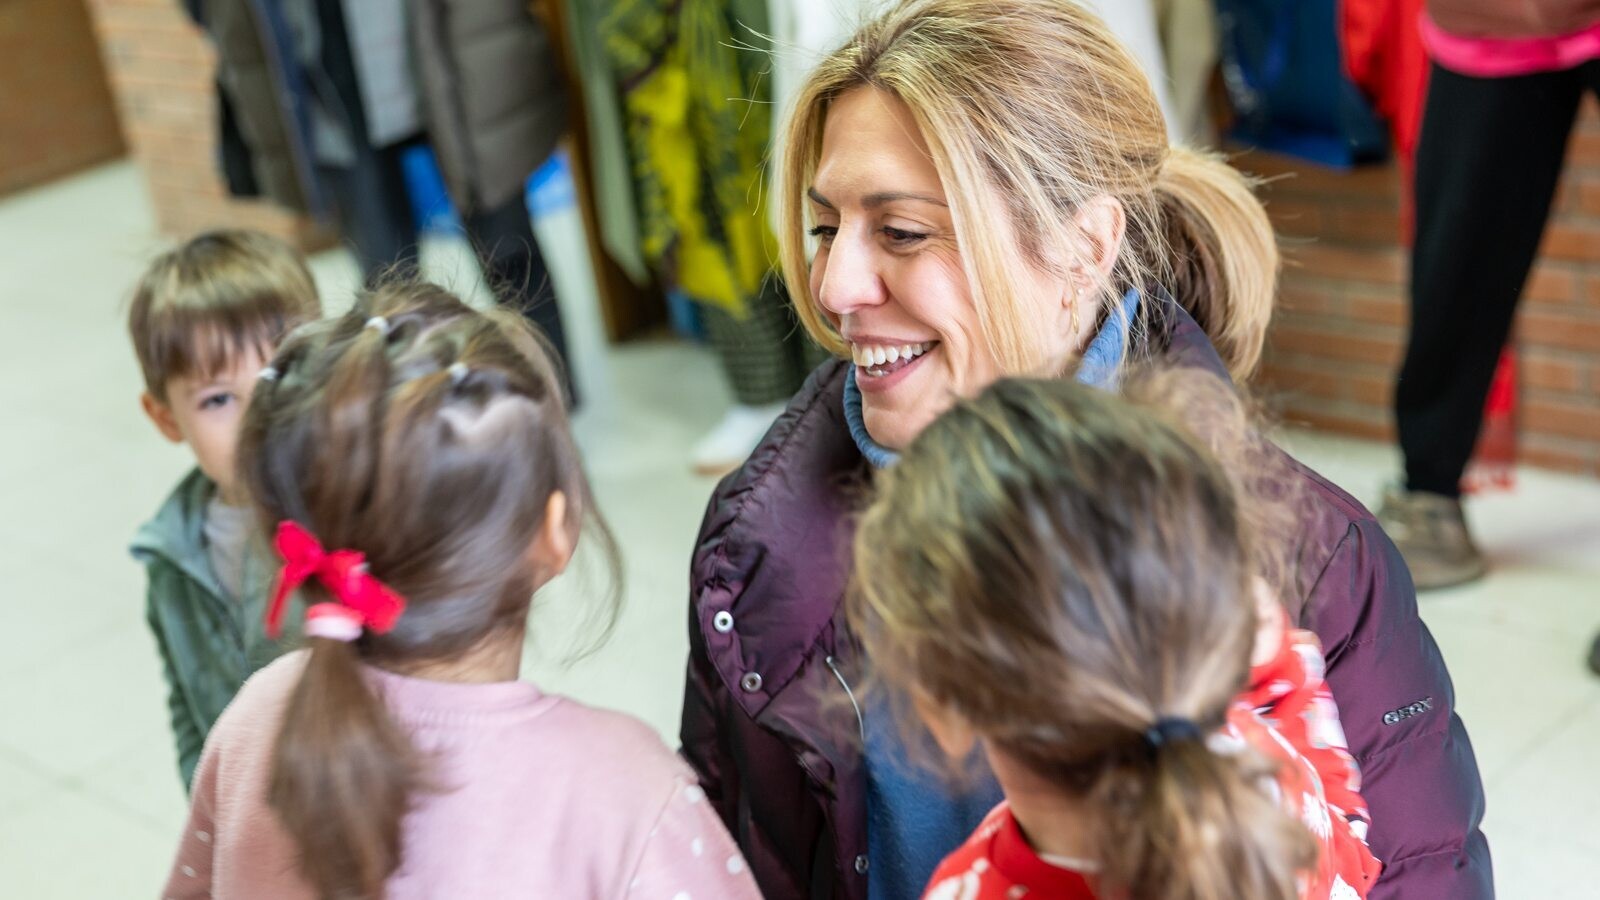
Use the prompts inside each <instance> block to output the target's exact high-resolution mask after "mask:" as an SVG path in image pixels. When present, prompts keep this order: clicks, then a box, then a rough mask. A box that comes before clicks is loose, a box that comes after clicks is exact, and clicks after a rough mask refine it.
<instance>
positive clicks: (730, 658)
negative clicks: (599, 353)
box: [682, 307, 1494, 900]
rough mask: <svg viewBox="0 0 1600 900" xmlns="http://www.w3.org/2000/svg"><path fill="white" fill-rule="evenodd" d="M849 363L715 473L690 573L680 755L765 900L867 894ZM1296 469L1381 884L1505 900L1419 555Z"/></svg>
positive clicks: (1180, 316)
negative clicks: (852, 627)
mask: <svg viewBox="0 0 1600 900" xmlns="http://www.w3.org/2000/svg"><path fill="white" fill-rule="evenodd" d="M1173 309H1174V310H1176V307H1173ZM1171 318H1172V323H1171V325H1170V326H1169V328H1168V329H1167V330H1168V332H1169V337H1168V338H1167V351H1166V354H1165V358H1166V359H1167V360H1168V361H1170V362H1171V363H1172V364H1173V365H1176V366H1183V367H1197V368H1204V369H1207V370H1210V371H1213V372H1216V373H1218V374H1219V375H1220V374H1222V372H1223V366H1222V363H1221V360H1219V359H1218V358H1217V355H1216V353H1215V351H1213V350H1212V348H1211V345H1210V343H1209V342H1208V341H1207V339H1206V337H1205V335H1204V333H1203V332H1202V331H1201V330H1200V328H1199V326H1197V325H1196V324H1195V323H1194V321H1193V320H1192V319H1190V318H1189V317H1188V316H1187V315H1186V314H1184V313H1182V312H1181V311H1176V312H1175V313H1174V315H1173V316H1172V317H1171ZM844 373H845V366H844V364H843V363H841V362H830V363H827V364H825V365H823V366H822V367H821V368H819V369H818V370H817V371H816V372H815V373H813V374H812V376H811V379H810V380H809V381H808V382H807V383H806V386H805V387H803V388H802V389H801V390H800V393H799V394H798V395H796V397H795V398H794V401H793V402H792V403H790V405H789V408H788V410H787V411H786V412H785V413H784V414H783V416H782V417H780V418H779V419H778V421H777V423H776V424H775V425H773V427H772V430H771V431H770V432H769V433H768V434H767V436H766V438H765V439H764V440H763V441H762V443H761V445H760V447H758V448H757V449H756V451H755V452H754V453H753V454H751V456H750V459H749V461H748V462H746V463H745V465H744V466H743V467H742V468H741V469H740V470H739V471H737V472H735V473H733V474H732V475H730V476H728V477H727V478H726V479H725V480H724V481H723V482H722V484H721V485H719V486H718V488H717V490H716V492H715V494H713V496H712V498H711V503H710V506H709V508H708V509H707V510H706V516H705V521H704V523H703V524H702V526H701V531H700V538H699V543H698V545H697V547H696V549H695V554H694V562H693V566H692V572H691V576H690V578H691V580H690V591H691V594H690V596H691V608H690V622H689V644H690V649H689V672H688V684H687V687H686V689H685V696H684V710H683V730H682V740H683V753H684V756H685V757H687V758H688V760H689V762H690V763H691V764H692V765H693V766H694V767H695V769H696V770H697V771H698V772H699V774H700V779H701V783H702V784H703V785H704V787H705V790H706V793H707V795H708V796H709V797H710V798H711V800H712V802H713V803H714V804H716V807H717V809H718V810H719V811H720V813H721V814H722V818H723V821H724V822H726V823H727V826H728V828H729V830H730V831H731V832H732V833H733V835H734V837H735V838H736V839H737V840H738V842H739V846H740V847H741V848H742V849H743V851H744V854H745V856H746V857H747V858H748V859H749V861H750V865H751V867H752V869H753V871H754V872H755V876H756V880H757V882H759V884H760V886H761V889H762V891H763V893H764V894H765V895H766V897H767V898H768V900H791V898H794V900H798V898H850V900H864V898H865V897H866V896H867V889H866V881H867V877H868V874H869V871H870V868H871V865H870V863H871V861H870V860H868V859H867V856H866V852H867V814H866V793H867V791H866V781H865V773H864V771H863V768H862V760H861V751H860V718H859V716H860V712H859V709H857V708H856V707H855V697H854V694H853V692H852V690H851V684H852V681H853V680H854V679H857V678H859V673H860V669H859V667H858V660H856V659H854V658H853V657H854V642H853V641H852V640H851V639H850V637H849V635H848V634H847V633H846V632H845V626H844V624H843V619H842V616H841V615H840V601H841V598H842V596H843V593H844V586H845V580H846V577H847V573H848V570H849V567H850V539H851V536H852V530H853V524H852V515H851V514H852V511H853V510H855V509H856V508H857V507H858V506H859V501H860V500H861V499H862V498H863V496H864V495H865V491H866V487H867V480H868V478H869V477H870V475H869V472H868V470H867V467H866V463H865V461H864V460H863V459H862V457H861V454H860V452H859V451H858V450H857V449H856V446H855V444H854V442H852V440H851V439H850V435H849V433H848V431H847V429H846V426H845V421H844V413H843V409H842V406H843V404H842V400H841V397H842V391H843V389H844V388H843V385H844ZM1295 465H1296V468H1297V470H1298V471H1299V472H1300V473H1301V474H1302V476H1303V477H1304V479H1305V486H1306V488H1307V493H1308V494H1309V495H1310V499H1309V500H1308V504H1309V506H1310V507H1311V508H1310V509H1309V511H1308V515H1307V516H1306V519H1305V521H1304V523H1303V529H1302V533H1301V535H1300V539H1301V547H1302V550H1301V553H1300V561H1301V570H1302V573H1303V574H1302V576H1301V578H1300V582H1301V587H1302V589H1303V591H1304V602H1303V605H1302V609H1304V610H1305V612H1304V614H1303V615H1302V621H1303V624H1304V625H1305V626H1306V627H1309V628H1310V629H1312V630H1313V631H1315V632H1316V633H1317V635H1318V636H1319V637H1320V638H1321V639H1322V643H1323V647H1324V650H1325V652H1326V654H1327V657H1328V682H1329V684H1330V685H1331V686H1332V688H1333V692H1334V695H1335V698H1336V699H1337V700H1338V703H1339V707H1340V710H1341V712H1342V716H1343V719H1344V726H1345V730H1346V732H1347V733H1348V737H1349V739H1350V746H1351V748H1352V750H1353V752H1354V753H1355V755H1356V758H1357V759H1358V760H1359V761H1360V763H1361V769H1362V775H1363V780H1364V783H1365V790H1364V791H1363V793H1364V794H1365V796H1366V798H1367V802H1368V803H1369V804H1370V806H1371V809H1372V818H1373V827H1372V833H1371V842H1372V848H1373V850H1374V851H1375V852H1376V853H1377V855H1378V857H1379V858H1380V859H1381V860H1383V863H1384V870H1383V876H1382V878H1381V879H1380V880H1379V882H1378V884H1377V886H1376V887H1375V888H1374V890H1373V892H1372V895H1371V896H1372V898H1374V900H1396V898H1404V900H1487V898H1492V897H1493V896H1494V885H1493V879H1492V877H1491V871H1490V862H1489V846H1488V843H1487V842H1486V841H1485V840H1484V837H1483V834H1482V833H1481V832H1480V831H1479V830H1478V825H1479V822H1480V821H1481V820H1482V818H1483V811H1484V797H1483V785H1482V782H1481V781H1480V780H1479V777H1478V766H1477V761H1476V760H1475V759H1474V758H1473V755H1472V745H1471V744H1470V743H1469V742H1468V740H1467V733H1466V729H1465V728H1464V727H1463V725H1462V723H1461V720H1460V718H1459V717H1457V716H1456V715H1455V711H1454V705H1455V695H1454V690H1453V688H1452V687H1451V684H1450V674H1449V673H1448V672H1447V671H1446V670H1445V665H1444V660H1443V658H1442V657H1441V656H1440V655H1439V648H1438V647H1437V646H1436V645H1435V644H1434V642H1433V636H1432V635H1431V634H1429V633H1428V629H1427V626H1425V625H1424V624H1423V623H1422V620H1421V619H1420V618H1419V617H1418V615H1417V602H1416V593H1415V590H1414V589H1413V588H1412V585H1411V577H1410V574H1409V572H1408V571H1407V570H1406V567H1405V563H1404V562H1403V561H1402V560H1401V558H1400V555H1399V553H1398V552H1397V551H1396V550H1395V548H1394V545H1393V544H1392V543H1390V541H1389V539H1388V537H1386V536H1385V535H1384V533H1383V531H1382V530H1381V529H1380V528H1379V526H1378V523H1377V521H1376V520H1375V519H1373V517H1372V514H1371V513H1369V512H1367V510H1366V509H1364V508H1362V506H1361V504H1359V503H1357V502H1356V501H1355V500H1354V499H1352V498H1351V497H1350V496H1348V495H1347V494H1345V493H1344V492H1343V491H1341V490H1340V489H1339V488H1337V487H1335V486H1334V485H1332V484H1330V483H1329V482H1328V481H1326V480H1325V479H1323V478H1322V477H1321V476H1319V475H1317V474H1316V473H1314V472H1312V471H1310V470H1309V469H1306V468H1304V467H1303V466H1299V465H1298V464H1295ZM951 849H954V848H951Z"/></svg>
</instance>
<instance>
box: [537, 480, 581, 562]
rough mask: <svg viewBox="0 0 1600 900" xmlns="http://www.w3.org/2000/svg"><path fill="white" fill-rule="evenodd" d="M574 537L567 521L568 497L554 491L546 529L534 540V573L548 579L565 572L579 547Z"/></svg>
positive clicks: (540, 531) (548, 503)
mask: <svg viewBox="0 0 1600 900" xmlns="http://www.w3.org/2000/svg"><path fill="white" fill-rule="evenodd" d="M574 538H575V535H574V534H573V529H572V528H570V527H568V522H567V495H566V494H564V493H562V492H561V491H553V492H551V494H550V500H549V501H548V502H547V503H545V506H544V527H542V528H540V529H539V536H538V537H536V538H534V540H533V551H532V552H533V565H534V570H535V571H537V572H539V573H541V575H542V577H544V578H545V579H546V580H548V579H551V578H554V577H556V576H557V575H560V574H561V573H562V572H565V571H566V570H567V563H569V562H572V551H573V549H574V548H575V547H576V545H577V541H576V540H575V539H574Z"/></svg>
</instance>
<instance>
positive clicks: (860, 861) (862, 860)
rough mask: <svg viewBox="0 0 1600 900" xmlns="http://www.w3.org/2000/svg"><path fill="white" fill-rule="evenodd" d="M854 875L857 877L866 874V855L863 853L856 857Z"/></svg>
mask: <svg viewBox="0 0 1600 900" xmlns="http://www.w3.org/2000/svg"><path fill="white" fill-rule="evenodd" d="M856 874H857V875H865V874H867V855H866V854H865V853H863V854H861V855H860V856H858V857H856Z"/></svg>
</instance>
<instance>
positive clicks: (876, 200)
mask: <svg viewBox="0 0 1600 900" xmlns="http://www.w3.org/2000/svg"><path fill="white" fill-rule="evenodd" d="M806 196H807V197H810V198H811V202H812V203H815V204H817V205H818V206H822V207H826V208H827V209H831V210H833V211H835V212H838V207H835V206H834V205H833V203H832V202H831V201H829V200H828V198H827V197H824V196H822V194H820V193H818V191H817V189H816V188H814V187H811V188H806ZM897 200H914V201H916V202H918V203H931V204H933V205H934V206H943V207H947V208H948V206H949V204H947V203H945V202H944V201H943V200H940V199H939V198H938V197H930V196H928V195H927V194H915V193H911V192H910V191H878V192H876V193H872V194H868V195H866V196H865V197H862V198H861V205H862V206H864V207H866V208H867V209H876V208H877V207H880V206H882V205H884V204H885V203H893V202H895V201H897Z"/></svg>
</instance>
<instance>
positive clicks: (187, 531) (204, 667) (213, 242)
mask: <svg viewBox="0 0 1600 900" xmlns="http://www.w3.org/2000/svg"><path fill="white" fill-rule="evenodd" d="M320 313H321V305H320V303H319V301H318V299H317V292H316V286H315V284H314V283H313V282H312V279H311V273H310V271H308V270H307V269H306V266H305V262H304V261H303V260H302V259H301V258H300V255H299V254H298V253H296V252H295V251H294V250H293V249H292V248H290V247H288V246H287V245H285V244H283V243H282V242H280V241H278V240H275V239H273V238H270V237H268V236H266V235H264V234H259V233H256V232H251V231H213V232H209V233H206V234H202V235H199V236H198V237H195V238H193V239H191V240H189V241H188V242H186V243H184V244H183V245H181V246H179V247H177V248H175V249H173V250H171V251H169V252H167V253H166V254H164V255H162V256H161V257H160V258H158V259H156V261H155V262H153V263H152V264H151V265H150V268H149V269H148V270H147V271H146V272H145V274H144V277H143V278H142V279H141V280H140V282H139V286H138V288H137V289H136V290H135V292H134V295H133V303H132V308H131V310H130V312H129V315H128V331H129V334H130V336H131V337H132V338H133V349H134V352H135V354H137V355H138V357H139V368H140V369H141V370H142V371H143V373H144V384H145V391H144V394H143V396H142V397H141V398H140V402H141V404H142V405H143V406H144V411H145V414H146V415H148V416H149V417H150V421H152V422H154V423H155V426H156V429H157V430H159V431H160V432H161V434H162V435H164V436H165V437H166V438H167V440H169V441H172V442H174V443H183V444H188V445H189V449H190V450H192V451H193V452H194V456H195V461H196V462H197V463H198V467H197V468H196V469H195V470H194V471H192V472H190V473H189V475H187V476H186V477H185V478H184V479H183V480H182V481H181V482H179V484H178V486H177V488H176V489H175V490H174V491H173V492H172V495H171V496H170V497H168V498H167V501H166V503H164V504H163V505H162V507H161V509H160V510H159V511H158V512H157V513H156V515H155V518H153V519H151V520H150V521H149V522H147V523H145V525H144V526H143V527H141V528H140V529H139V533H138V535H137V536H136V537H135V538H134V542H133V547H132V552H133V555H134V557H135V558H136V559H138V560H139V561H140V562H142V563H144V565H145V568H146V570H147V572H148V576H149V591H148V608H147V613H146V614H147V618H148V620H149V622H150V630H151V631H152V632H154V633H155V637H156V643H157V644H158V645H159V647H160V650H161V658H162V663H163V666H164V668H165V670H166V677H167V685H168V689H169V691H170V693H169V697H168V701H167V705H168V708H169V711H170V713H171V716H172V730H173V735H174V738H175V739H176V741H177V746H178V770H179V773H180V774H181V776H182V778H183V783H184V787H185V789H187V788H188V785H189V781H190V779H191V777H192V776H193V774H194V768H195V765H196V763H198V762H199V759H200V750H201V748H202V747H203V746H204V744H205V739H206V733H207V732H208V731H210V730H211V726H212V725H213V724H214V723H215V722H216V720H217V717H218V716H219V715H221V714H222V710H223V708H224V707H226V706H227V705H228V702H229V701H230V700H232V699H233V695H234V693H236V692H237V691H238V690H239V687H240V685H242V684H243V683H244V680H245V678H247V677H248V676H249V675H250V673H252V672H254V671H255V670H256V669H258V668H260V667H261V666H262V665H265V664H266V663H267V662H269V661H271V660H272V658H273V657H275V656H276V655H277V654H278V652H279V647H280V644H279V642H274V641H270V640H268V639H267V637H266V636H265V634H264V633H263V630H262V624H261V620H262V611H263V606H264V605H265V602H266V596H265V595H266V592H267V590H268V589H270V584H269V582H270V578H271V573H270V565H269V563H268V562H267V561H266V558H265V555H264V548H265V544H264V543H263V542H261V541H260V540H259V538H257V537H255V535H256V534H257V533H258V531H257V529H256V527H255V521H254V518H253V513H252V512H251V511H250V509H249V508H248V506H247V505H246V504H247V500H246V497H245V496H244V491H243V488H242V486H241V485H240V484H239V483H238V478H237V476H236V475H235V473H234V446H235V442H236V439H237V436H238V428H239V423H240V420H241V419H242V417H243V413H244V408H245V406H246V405H247V404H248V403H249V402H250V394H251V392H252V391H253V390H254V388H255V384H256V378H257V376H258V374H259V373H260V371H261V369H262V367H264V366H265V365H266V364H267V361H268V360H269V359H270V358H271V357H272V354H273V351H274V349H275V348H276V346H277V344H278V342H279V340H281V339H282V338H283V336H284V334H285V333H287V332H288V331H289V330H290V329H292V328H293V327H295V326H296V325H299V324H300V323H302V322H305V321H309V320H311V319H315V318H317V317H318V316H319V315H320Z"/></svg>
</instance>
